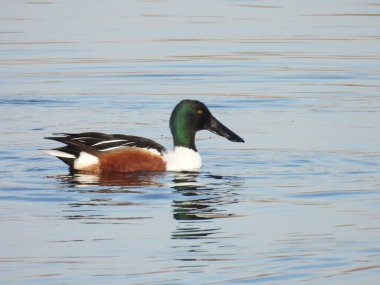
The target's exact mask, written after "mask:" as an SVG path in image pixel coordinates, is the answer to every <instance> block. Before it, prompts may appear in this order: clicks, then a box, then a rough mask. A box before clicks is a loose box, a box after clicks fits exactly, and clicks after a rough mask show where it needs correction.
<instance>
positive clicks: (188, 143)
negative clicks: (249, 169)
mask: <svg viewBox="0 0 380 285" xmlns="http://www.w3.org/2000/svg"><path fill="white" fill-rule="evenodd" d="M170 130H171V133H172V135H173V141H174V150H173V151H167V150H166V149H165V147H163V146H162V145H160V144H159V143H157V142H155V141H153V140H150V139H146V138H142V137H136V136H129V135H120V134H113V135H109V134H103V133H96V132H87V133H80V134H68V133H63V134H58V135H60V136H55V137H46V139H50V140H55V141H58V142H61V143H64V144H66V145H65V146H63V147H58V148H55V149H51V150H47V152H48V153H50V154H52V155H54V156H56V157H57V158H59V159H60V160H62V161H63V162H64V163H66V164H67V165H68V166H69V167H70V169H71V170H79V171H85V172H92V173H112V172H115V173H117V172H119V173H120V172H140V171H184V170H195V169H199V168H200V167H201V166H202V160H201V157H200V155H199V153H198V151H197V148H196V147H195V142H194V141H195V134H196V132H198V131H200V130H209V131H211V132H213V133H215V134H217V135H220V136H222V137H225V138H227V139H228V140H230V141H233V142H244V140H243V139H242V138H241V137H239V136H238V135H237V134H235V133H234V132H232V131H231V130H230V129H228V128H227V127H226V126H224V125H223V124H222V123H220V122H219V121H218V120H217V119H215V117H214V116H213V115H212V114H211V112H210V111H209V109H208V108H207V107H206V105H205V104H203V103H201V102H199V101H195V100H183V101H181V102H179V103H178V104H177V106H176V107H175V108H174V110H173V112H172V114H171V116H170Z"/></svg>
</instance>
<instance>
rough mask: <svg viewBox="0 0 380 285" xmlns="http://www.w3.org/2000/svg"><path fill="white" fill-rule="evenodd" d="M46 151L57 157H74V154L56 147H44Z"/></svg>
mask: <svg viewBox="0 0 380 285" xmlns="http://www.w3.org/2000/svg"><path fill="white" fill-rule="evenodd" d="M44 151H45V152H46V153H48V154H51V155H53V156H56V157H58V158H69V159H75V155H73V154H71V153H67V152H63V151H61V150H58V149H46V150H44Z"/></svg>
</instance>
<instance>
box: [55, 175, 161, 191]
mask: <svg viewBox="0 0 380 285" xmlns="http://www.w3.org/2000/svg"><path fill="white" fill-rule="evenodd" d="M163 175H164V174H163V173H160V172H147V173H127V174H124V173H105V174H91V173H83V172H72V173H69V174H68V175H59V176H56V178H57V179H58V180H59V181H62V182H64V183H68V184H70V185H71V186H72V187H81V186H94V185H96V186H126V187H141V186H156V187H162V186H163V183H160V182H158V180H159V179H160V178H162V177H163Z"/></svg>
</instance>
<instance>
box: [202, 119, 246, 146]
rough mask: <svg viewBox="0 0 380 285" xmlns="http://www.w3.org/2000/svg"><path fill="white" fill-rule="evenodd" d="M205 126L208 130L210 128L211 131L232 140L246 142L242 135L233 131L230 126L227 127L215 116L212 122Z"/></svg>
mask: <svg viewBox="0 0 380 285" xmlns="http://www.w3.org/2000/svg"><path fill="white" fill-rule="evenodd" d="M205 128H206V130H209V131H210V132H212V133H214V134H217V135H219V136H222V137H225V138H226V139H228V140H230V141H233V142H244V140H243V139H242V138H241V137H239V136H238V135H237V134H235V133H234V132H233V131H231V130H230V129H229V128H227V127H226V126H225V125H223V124H222V123H221V122H219V121H218V120H217V119H215V118H214V117H211V120H210V122H209V123H208V124H207V125H206V127H205Z"/></svg>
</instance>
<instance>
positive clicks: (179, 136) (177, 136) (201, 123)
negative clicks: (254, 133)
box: [170, 100, 244, 151]
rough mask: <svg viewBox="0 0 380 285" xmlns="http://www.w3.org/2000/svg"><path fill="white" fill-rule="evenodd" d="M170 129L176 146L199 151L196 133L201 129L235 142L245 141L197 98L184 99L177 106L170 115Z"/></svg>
mask: <svg viewBox="0 0 380 285" xmlns="http://www.w3.org/2000/svg"><path fill="white" fill-rule="evenodd" d="M170 130H171V132H172V135H173V140H174V146H182V147H187V148H190V149H193V150H194V151H197V149H196V147H195V134H196V133H197V132H198V131H201V130H209V131H210V132H213V133H215V134H217V135H220V136H222V137H225V138H227V139H228V140H230V141H233V142H244V140H243V139H242V138H241V137H239V136H238V135H237V134H235V133H234V132H233V131H231V130H230V129H228V128H227V127H226V126H224V125H223V124H222V123H220V122H219V121H218V120H217V119H215V118H214V116H213V115H212V114H211V112H210V110H209V109H208V108H207V107H206V105H205V104H203V103H202V102H199V101H196V100H182V101H181V102H179V103H178V104H177V106H175V108H174V110H173V112H172V114H171V116H170Z"/></svg>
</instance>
